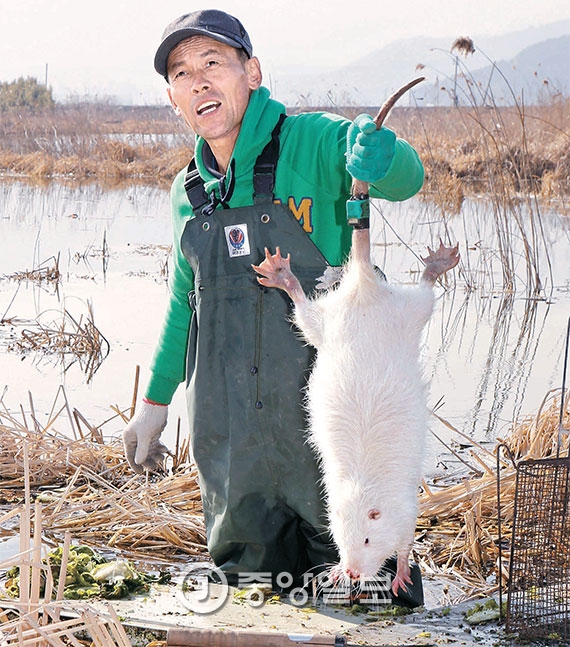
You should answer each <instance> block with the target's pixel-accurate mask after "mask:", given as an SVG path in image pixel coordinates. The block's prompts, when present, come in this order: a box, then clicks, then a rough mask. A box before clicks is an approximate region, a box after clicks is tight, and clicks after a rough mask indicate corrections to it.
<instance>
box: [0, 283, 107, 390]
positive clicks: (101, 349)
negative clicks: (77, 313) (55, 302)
mask: <svg viewBox="0 0 570 647" xmlns="http://www.w3.org/2000/svg"><path fill="white" fill-rule="evenodd" d="M36 280H41V279H36ZM46 318H47V313H42V314H41V315H39V316H38V317H36V319H35V320H33V321H29V322H24V321H20V320H12V321H11V323H12V324H13V325H14V327H16V328H17V330H16V331H12V332H11V339H10V341H9V342H8V344H7V351H8V352H15V353H22V354H26V353H35V354H40V355H42V356H56V357H57V358H58V359H59V360H60V361H61V362H68V358H70V357H71V363H74V362H75V361H77V362H79V364H80V366H81V368H82V371H83V373H84V374H85V375H86V378H87V383H89V382H90V381H91V379H92V378H93V375H94V374H95V373H96V372H97V370H98V368H99V367H100V366H101V364H102V363H103V360H104V359H105V358H106V357H107V355H108V354H109V350H110V345H109V342H108V341H107V339H106V338H105V336H104V335H103V334H102V333H101V331H100V330H99V328H98V327H97V326H96V325H95V320H94V313H93V308H92V305H91V303H90V302H87V315H86V316H85V317H83V316H81V317H79V318H76V317H74V316H73V315H72V314H71V313H70V312H69V310H67V309H66V308H65V307H64V308H63V311H62V313H61V315H60V319H59V321H51V322H49V323H43V322H42V320H43V319H46ZM2 321H3V322H4V318H3V319H2Z"/></svg>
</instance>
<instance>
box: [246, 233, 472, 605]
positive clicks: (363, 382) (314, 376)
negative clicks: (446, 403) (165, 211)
mask: <svg viewBox="0 0 570 647" xmlns="http://www.w3.org/2000/svg"><path fill="white" fill-rule="evenodd" d="M369 245H370V240H369V233H368V231H367V230H357V229H355V230H354V234H353V243H352V252H351V256H350V259H349V261H348V263H347V265H346V267H345V268H344V271H343V274H342V278H341V280H340V283H339V284H338V286H337V287H335V288H334V289H330V290H328V291H327V292H326V293H325V294H324V295H322V296H317V297H315V298H307V296H306V295H305V294H304V293H303V291H302V288H301V286H300V284H299V282H298V281H297V279H296V277H295V276H294V275H293V274H292V273H291V270H290V267H289V264H290V259H289V256H287V258H283V257H282V256H281V253H280V250H279V249H277V250H276V253H275V254H274V255H272V254H270V253H269V252H268V251H267V250H266V257H265V260H264V261H263V262H262V263H261V264H260V265H259V266H253V268H254V269H255V270H256V271H257V272H258V273H259V274H261V275H262V276H261V277H258V281H259V282H260V283H261V284H262V285H264V286H267V287H278V288H281V289H283V290H285V291H286V292H287V293H288V294H289V296H290V297H291V298H292V300H293V302H294V305H295V308H294V322H295V324H296V325H297V326H298V327H299V329H300V330H301V331H302V333H303V336H304V338H305V339H306V340H307V342H308V343H310V344H311V345H313V346H314V347H315V348H316V349H317V355H316V359H315V363H314V365H313V368H312V372H311V376H310V379H309V384H308V388H307V410H308V415H309V441H310V442H311V444H312V445H313V447H314V448H315V450H316V452H317V454H318V456H319V458H320V463H321V469H322V472H323V481H324V485H325V491H326V496H327V507H328V513H329V522H330V529H331V532H332V536H333V539H334V541H335V543H336V545H337V547H338V549H339V554H340V564H339V567H338V569H337V575H341V576H348V577H350V578H351V579H357V578H360V577H374V576H375V575H376V574H377V573H378V571H379V570H380V568H381V566H382V564H383V563H384V561H385V560H386V559H388V558H389V557H391V556H392V555H394V554H395V553H397V555H398V566H397V573H396V576H395V578H394V580H393V583H392V590H393V591H394V593H396V594H397V593H398V590H399V589H400V588H405V586H406V583H409V582H411V579H410V569H409V565H408V558H409V553H410V549H411V547H412V543H413V540H414V531H415V526H416V518H417V495H418V487H419V484H420V480H421V474H422V464H423V458H424V445H425V437H426V430H427V413H428V412H427V404H426V385H425V382H424V379H423V378H422V368H421V362H420V343H421V337H422V331H423V328H424V326H425V324H426V323H427V321H428V319H429V317H430V315H431V312H432V309H433V303H434V294H433V289H432V288H433V284H434V282H435V281H436V279H437V278H438V276H440V275H441V274H443V273H444V272H446V271H447V270H448V269H450V268H452V267H454V266H455V265H456V264H457V262H458V260H459V256H458V253H457V247H454V248H447V247H444V246H443V244H441V245H440V247H439V249H438V250H437V251H435V252H433V251H432V250H429V248H428V250H429V254H428V256H427V257H426V258H425V259H424V261H425V262H426V268H425V271H424V273H423V275H422V279H421V281H420V285H419V286H418V287H413V288H409V287H408V288H405V287H395V286H392V285H389V284H388V283H387V282H386V281H385V280H384V278H383V277H382V276H380V275H379V274H378V273H377V272H376V271H375V270H374V267H373V265H372V263H371V262H370V251H369Z"/></svg>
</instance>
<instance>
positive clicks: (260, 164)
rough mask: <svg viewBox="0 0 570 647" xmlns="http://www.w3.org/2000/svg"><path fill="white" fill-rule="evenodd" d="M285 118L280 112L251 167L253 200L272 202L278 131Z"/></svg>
mask: <svg viewBox="0 0 570 647" xmlns="http://www.w3.org/2000/svg"><path fill="white" fill-rule="evenodd" d="M284 120H285V114H281V115H280V117H279V121H278V122H277V124H276V126H275V128H274V129H273V132H272V133H271V140H270V141H269V143H268V144H267V146H266V147H265V148H264V149H263V150H262V151H261V155H260V156H259V157H258V158H257V161H256V162H255V166H254V167H253V202H254V204H259V203H260V202H273V199H274V197H273V187H274V186H275V169H276V167H277V160H278V159H279V133H280V131H281V126H282V124H283V121H284Z"/></svg>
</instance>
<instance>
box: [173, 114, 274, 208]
mask: <svg viewBox="0 0 570 647" xmlns="http://www.w3.org/2000/svg"><path fill="white" fill-rule="evenodd" d="M285 116H286V115H285V114H281V115H280V116H279V120H278V121H277V124H276V126H275V128H274V129H273V132H272V133H271V140H270V141H269V143H268V144H267V146H266V147H265V148H264V149H263V150H262V151H261V154H260V155H259V157H258V158H257V160H256V162H255V166H254V167H253V202H254V203H255V204H257V203H260V202H273V187H274V186H275V169H276V167H277V160H278V159H279V133H280V131H281V125H282V124H283V121H284V120H285ZM184 189H185V190H186V196H187V197H188V201H189V202H190V204H191V206H192V210H193V211H194V212H195V213H196V212H200V211H201V210H202V209H203V208H204V207H205V206H206V205H209V204H211V200H210V198H209V197H208V194H207V193H206V191H205V189H204V180H202V178H201V177H200V173H199V172H198V169H197V168H196V161H195V160H194V159H192V161H191V162H190V164H188V168H187V170H186V177H185V178H184Z"/></svg>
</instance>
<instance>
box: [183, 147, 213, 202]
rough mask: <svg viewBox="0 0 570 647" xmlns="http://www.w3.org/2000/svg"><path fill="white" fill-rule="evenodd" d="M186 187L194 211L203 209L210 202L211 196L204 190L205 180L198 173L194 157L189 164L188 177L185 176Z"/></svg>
mask: <svg viewBox="0 0 570 647" xmlns="http://www.w3.org/2000/svg"><path fill="white" fill-rule="evenodd" d="M184 189H185V191H186V196H187V197H188V202H190V205H191V206H192V209H193V211H194V212H199V211H201V210H202V209H204V208H205V206H206V205H207V204H209V203H210V198H209V197H208V194H207V193H206V191H205V190H204V180H202V178H201V177H200V173H198V169H197V168H196V161H195V160H194V159H192V161H191V162H190V164H188V168H187V170H186V177H185V178H184Z"/></svg>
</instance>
